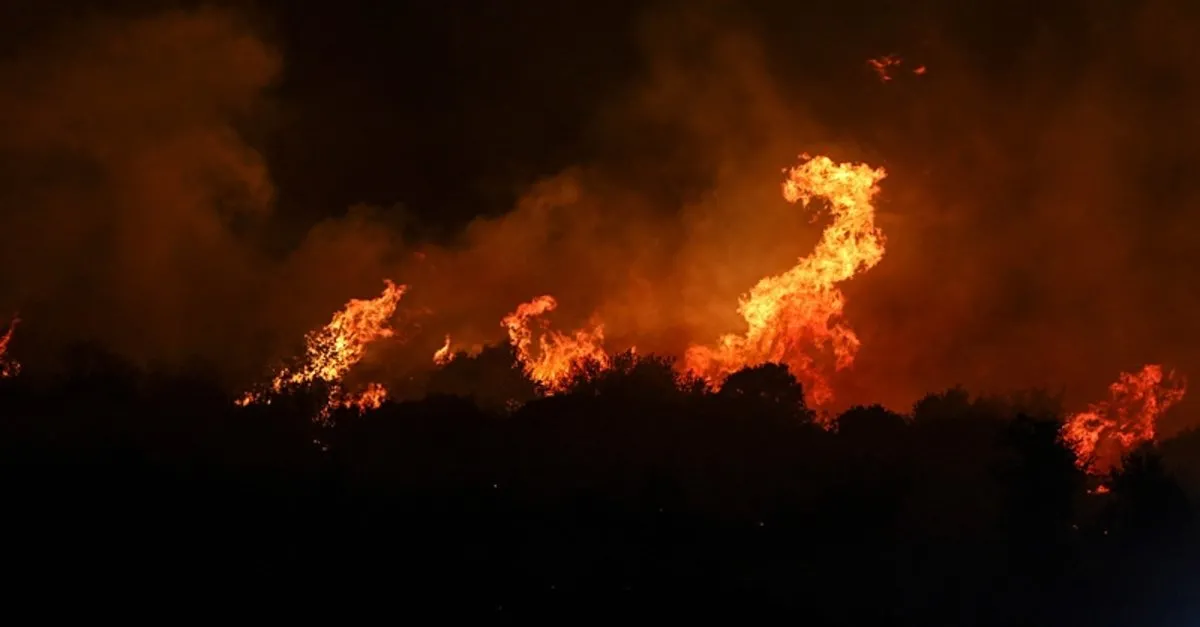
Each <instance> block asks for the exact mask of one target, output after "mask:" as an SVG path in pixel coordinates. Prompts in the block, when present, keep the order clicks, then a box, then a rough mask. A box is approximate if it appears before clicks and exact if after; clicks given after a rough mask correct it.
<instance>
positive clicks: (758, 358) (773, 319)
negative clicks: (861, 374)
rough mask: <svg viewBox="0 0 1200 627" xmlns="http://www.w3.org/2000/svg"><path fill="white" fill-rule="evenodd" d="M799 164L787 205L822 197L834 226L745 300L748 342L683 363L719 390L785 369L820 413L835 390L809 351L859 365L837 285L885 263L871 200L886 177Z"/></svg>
mask: <svg viewBox="0 0 1200 627" xmlns="http://www.w3.org/2000/svg"><path fill="white" fill-rule="evenodd" d="M801 159H803V160H804V161H803V162H802V163H801V165H799V166H797V167H794V168H791V169H790V170H787V171H786V172H787V175H788V177H787V180H786V181H784V183H783V196H784V198H785V199H786V200H787V201H788V202H792V203H794V202H796V201H800V202H801V203H802V204H803V205H804V206H806V207H807V206H808V204H809V202H810V201H811V200H812V199H813V198H814V197H821V198H825V199H826V200H828V201H829V210H830V213H831V214H832V216H833V222H832V223H830V224H829V226H827V227H825V231H824V233H823V234H822V236H821V241H820V242H818V243H817V246H816V248H815V249H814V250H813V251H812V253H810V254H809V255H808V256H807V257H804V258H802V259H800V261H799V262H798V263H797V264H796V265H795V266H794V267H792V269H790V270H788V271H787V272H785V273H783V274H780V275H777V276H770V277H766V278H764V279H762V280H760V281H759V282H758V284H757V285H755V286H754V288H753V289H751V290H750V293H749V294H746V295H743V296H742V298H741V299H740V303H739V305H738V313H740V314H741V315H742V317H743V318H745V320H746V324H747V326H748V327H749V328H748V329H747V331H746V333H745V334H744V335H735V334H728V335H725V336H723V337H721V338H720V340H719V341H718V343H717V346H716V347H715V348H710V347H706V346H693V347H691V348H689V349H688V351H687V353H686V355H685V359H684V364H685V367H687V368H688V369H690V370H692V371H694V372H695V373H697V374H699V375H700V376H702V377H704V378H706V379H708V380H709V382H710V383H712V384H713V385H719V384H720V382H721V381H723V380H724V378H725V377H726V376H728V375H729V374H731V373H733V372H734V371H736V370H738V369H741V368H743V367H746V366H753V365H757V364H762V363H765V362H779V363H784V364H786V365H787V366H788V368H789V369H790V370H791V372H792V374H793V375H795V376H796V378H797V379H799V380H800V381H801V382H802V383H804V386H805V389H806V392H807V397H808V399H809V400H810V401H811V402H812V403H813V404H814V405H817V406H820V405H824V404H827V403H829V402H830V401H831V400H833V390H832V389H831V388H830V385H829V380H828V373H827V372H825V371H824V370H827V368H822V367H821V366H819V365H818V364H817V363H816V360H815V359H814V357H813V355H812V354H810V349H817V350H821V349H825V348H828V349H830V350H831V351H832V353H833V355H834V358H835V368H836V369H837V370H841V369H843V368H846V367H847V366H849V365H850V364H852V363H853V362H854V357H855V354H856V353H857V352H858V347H859V340H858V336H856V335H855V334H854V331H853V330H851V329H850V327H848V326H846V324H845V322H844V321H843V320H842V309H843V307H844V306H845V296H844V295H843V294H842V291H841V290H840V289H838V287H837V285H838V284H839V283H841V282H843V281H846V280H848V279H850V278H853V277H854V276H855V275H857V274H859V273H861V272H864V271H866V270H868V269H870V268H871V267H873V266H874V265H875V264H877V263H879V261H880V259H882V258H883V250H884V237H883V233H882V232H881V231H880V230H879V229H878V228H877V227H876V226H875V208H874V206H873V205H872V204H871V200H872V198H873V197H874V196H875V194H876V193H878V192H879V187H878V183H879V181H880V180H882V179H883V178H884V177H885V176H887V173H886V172H885V171H884V170H883V169H882V168H877V169H873V168H871V167H870V166H868V165H866V164H861V163H860V164H851V163H841V164H837V163H834V162H833V161H832V160H830V159H829V158H828V157H815V158H809V156H808V155H801Z"/></svg>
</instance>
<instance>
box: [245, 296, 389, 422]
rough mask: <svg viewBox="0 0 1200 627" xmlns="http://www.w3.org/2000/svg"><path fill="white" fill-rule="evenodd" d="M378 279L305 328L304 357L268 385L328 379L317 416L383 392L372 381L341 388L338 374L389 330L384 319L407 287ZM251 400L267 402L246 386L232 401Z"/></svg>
mask: <svg viewBox="0 0 1200 627" xmlns="http://www.w3.org/2000/svg"><path fill="white" fill-rule="evenodd" d="M384 284H385V287H384V290H383V293H382V294H380V295H379V297H377V298H374V299H371V300H360V299H357V298H355V299H351V300H350V302H348V303H346V306H345V307H344V308H343V309H342V310H341V311H339V312H337V313H335V314H334V315H333V319H332V320H330V321H329V324H326V325H325V326H324V327H322V328H321V329H318V330H316V331H312V332H310V333H308V334H307V335H306V336H305V344H306V347H305V356H304V360H303V361H302V362H301V363H300V365H299V366H298V367H295V368H289V367H284V368H282V369H281V370H280V371H279V373H278V374H276V375H275V378H274V379H272V381H271V385H270V390H271V391H273V392H276V393H279V392H282V391H283V390H284V389H285V388H288V387H292V386H298V385H303V384H306V383H312V382H314V381H323V382H325V383H327V384H329V399H328V401H327V403H326V405H325V407H324V408H323V409H322V410H321V413H320V414H319V418H321V419H324V418H328V417H329V413H330V412H331V411H332V410H333V409H334V408H337V407H358V408H359V409H360V410H365V409H367V408H370V407H378V406H379V404H380V403H382V402H383V399H384V398H385V397H386V396H387V389H386V388H384V387H383V386H382V385H380V384H378V383H372V384H370V385H368V386H367V388H366V390H364V391H363V392H361V393H349V392H346V391H345V390H344V389H342V378H343V377H345V376H346V373H347V372H349V371H350V369H351V368H352V367H354V365H355V364H357V363H358V362H359V361H360V360H362V358H363V355H364V354H366V348H367V345H368V344H370V343H372V342H374V341H376V340H379V339H382V338H388V337H391V336H392V335H393V333H394V332H393V331H392V328H391V327H389V326H388V324H387V323H388V320H390V319H391V317H392V315H393V314H395V313H396V305H397V304H398V303H399V302H400V297H401V296H403V295H404V292H405V291H406V290H407V289H408V288H407V287H406V286H404V285H396V284H395V283H392V282H391V281H389V280H386V279H385V280H384ZM256 401H265V402H269V400H268V399H265V398H264V394H262V393H259V392H248V393H247V394H246V395H245V396H243V397H242V398H241V399H240V400H239V401H238V404H239V405H243V406H244V405H248V404H250V403H252V402H256Z"/></svg>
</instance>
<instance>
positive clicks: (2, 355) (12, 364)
mask: <svg viewBox="0 0 1200 627" xmlns="http://www.w3.org/2000/svg"><path fill="white" fill-rule="evenodd" d="M19 322H21V319H20V318H18V317H16V316H13V319H12V321H11V322H9V323H8V330H7V331H5V332H4V335H0V379H4V378H7V377H15V376H17V375H18V374H20V373H21V364H20V363H19V362H17V360H15V359H13V358H12V356H11V355H9V354H8V344H9V343H10V342H12V337H13V332H14V331H16V330H17V324H18V323H19Z"/></svg>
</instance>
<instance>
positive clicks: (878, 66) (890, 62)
mask: <svg viewBox="0 0 1200 627" xmlns="http://www.w3.org/2000/svg"><path fill="white" fill-rule="evenodd" d="M903 64H904V59H902V58H900V55H896V54H889V55H886V56H882V57H879V58H878V59H867V65H869V66H871V69H872V70H875V73H876V74H878V75H879V80H881V81H883V82H885V83H886V82H889V81H891V80H892V78H893V76H892V72H893V71H895V70H896V69H897V68H899V67H900V66H901V65H903ZM926 71H928V70H927V68H926V67H925V66H924V65H918V66H917V67H915V68H913V69H912V73H913V74H916V75H917V76H923V75H924V74H925V72H926Z"/></svg>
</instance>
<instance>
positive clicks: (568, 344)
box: [501, 295, 609, 394]
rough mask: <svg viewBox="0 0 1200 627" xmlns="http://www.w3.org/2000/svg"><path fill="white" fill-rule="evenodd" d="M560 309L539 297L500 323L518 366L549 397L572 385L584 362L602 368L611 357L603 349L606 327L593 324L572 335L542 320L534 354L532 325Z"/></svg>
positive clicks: (552, 300)
mask: <svg viewBox="0 0 1200 627" xmlns="http://www.w3.org/2000/svg"><path fill="white" fill-rule="evenodd" d="M556 307H558V302H557V301H555V300H554V297H553V296H549V295H545V296H539V297H537V298H535V299H533V300H531V301H529V302H527V303H521V304H520V305H518V306H517V309H516V311H514V312H512V313H510V314H508V315H507V316H505V317H504V320H503V321H501V326H503V327H504V328H505V329H507V330H508V339H509V342H511V343H512V346H513V348H514V349H515V350H516V353H517V355H516V357H517V362H518V363H519V364H521V367H522V369H524V371H525V374H526V375H528V376H529V378H530V379H532V380H533V381H535V382H536V383H538V384H539V385H540V386H541V387H542V389H543V390H544V391H545V392H546V393H547V394H553V393H555V392H561V391H563V390H564V389H565V388H566V386H567V384H568V383H569V382H570V377H571V373H572V370H573V369H574V367H575V366H576V365H578V364H581V363H583V362H585V361H589V360H591V361H595V362H597V363H599V364H600V365H601V367H607V366H608V364H609V357H608V353H607V352H605V350H604V348H603V346H602V345H603V343H604V325H602V324H600V323H598V322H592V324H591V325H590V328H584V329H579V330H577V331H575V333H574V334H572V335H567V334H565V333H562V332H559V331H551V330H549V329H546V327H547V323H546V321H545V320H544V319H541V320H540V326H541V327H542V328H543V329H544V331H543V332H542V334H541V336H540V337H538V346H537V350H536V351H534V350H533V343H534V342H533V331H532V330H531V329H530V328H529V325H530V322H531V321H532V320H533V319H535V318H540V317H541V316H543V315H545V314H546V313H548V312H550V311H553V310H554V309H555V308H556Z"/></svg>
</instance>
